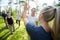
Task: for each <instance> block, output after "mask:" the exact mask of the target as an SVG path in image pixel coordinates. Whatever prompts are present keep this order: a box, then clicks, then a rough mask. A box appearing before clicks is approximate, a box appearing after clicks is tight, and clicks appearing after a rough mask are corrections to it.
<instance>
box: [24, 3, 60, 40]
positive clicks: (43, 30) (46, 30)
mask: <svg viewBox="0 0 60 40" xmlns="http://www.w3.org/2000/svg"><path fill="white" fill-rule="evenodd" d="M27 10H28V5H27V4H25V5H24V11H23V21H24V24H25V26H26V30H27V32H28V34H29V35H30V38H31V40H53V39H54V38H55V39H56V37H57V36H56V35H57V34H58V33H57V31H58V30H59V26H60V25H59V20H60V18H59V17H60V15H59V14H60V13H57V12H59V11H57V10H58V9H57V10H56V9H55V8H53V7H51V6H48V7H46V8H45V9H43V10H42V11H41V12H40V15H39V19H40V23H41V25H40V26H39V27H37V26H35V25H34V24H32V23H30V22H29V20H28V18H27V17H26V13H27ZM57 14H58V15H59V16H58V15H57ZM53 18H55V21H54V26H53V28H52V29H54V30H52V29H51V27H50V26H49V24H48V22H49V21H51V20H53ZM58 18H59V19H58ZM57 23H58V24H57ZM55 26H56V27H58V29H57V28H56V27H55ZM51 30H52V31H53V33H54V35H53V37H54V38H52V36H51ZM55 39H54V40H55ZM56 40H58V39H56Z"/></svg>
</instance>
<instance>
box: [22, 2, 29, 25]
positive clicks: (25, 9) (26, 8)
mask: <svg viewBox="0 0 60 40" xmlns="http://www.w3.org/2000/svg"><path fill="white" fill-rule="evenodd" d="M27 10H28V5H27V3H26V4H25V5H24V11H23V15H22V17H23V22H24V24H25V25H26V24H27V23H28V18H27V16H26V13H27Z"/></svg>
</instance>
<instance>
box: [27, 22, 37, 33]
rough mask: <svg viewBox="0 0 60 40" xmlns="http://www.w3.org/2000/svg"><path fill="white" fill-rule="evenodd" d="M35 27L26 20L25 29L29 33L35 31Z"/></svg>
mask: <svg viewBox="0 0 60 40" xmlns="http://www.w3.org/2000/svg"><path fill="white" fill-rule="evenodd" d="M36 29H37V27H36V26H35V25H34V24H33V23H30V22H28V23H27V24H26V30H27V32H28V33H29V34H31V33H34V32H36V31H37V30H36Z"/></svg>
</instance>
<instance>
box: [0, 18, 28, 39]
mask: <svg viewBox="0 0 60 40" xmlns="http://www.w3.org/2000/svg"><path fill="white" fill-rule="evenodd" d="M14 25H15V32H14V33H13V34H12V35H11V34H10V31H9V29H6V28H5V24H4V21H3V19H2V18H0V40H28V35H27V32H26V28H25V26H24V23H23V21H22V20H21V22H20V25H21V26H20V27H19V26H18V25H17V24H16V23H15V20H14Z"/></svg>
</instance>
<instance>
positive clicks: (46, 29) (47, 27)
mask: <svg viewBox="0 0 60 40" xmlns="http://www.w3.org/2000/svg"><path fill="white" fill-rule="evenodd" d="M41 26H42V27H43V28H44V29H45V31H46V32H49V31H50V30H51V29H50V27H49V24H48V22H46V21H45V20H41Z"/></svg>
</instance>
